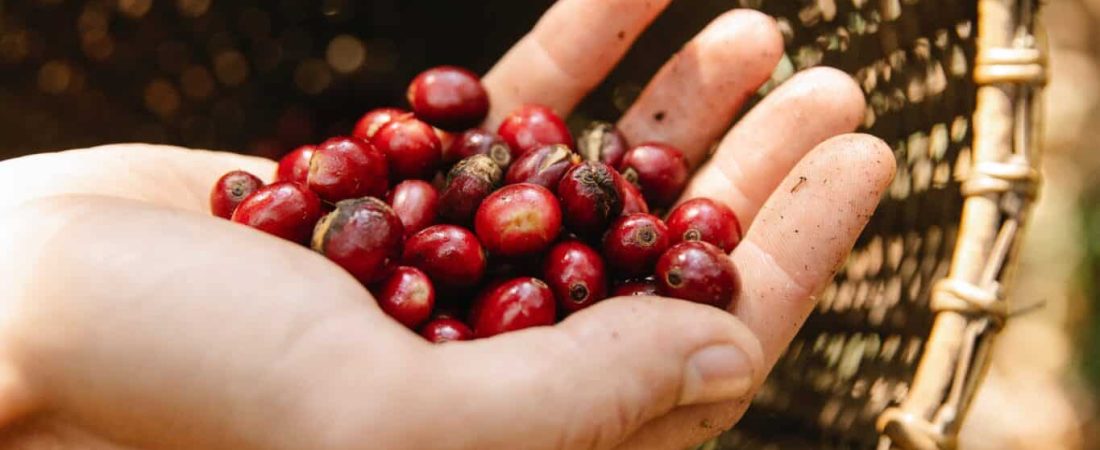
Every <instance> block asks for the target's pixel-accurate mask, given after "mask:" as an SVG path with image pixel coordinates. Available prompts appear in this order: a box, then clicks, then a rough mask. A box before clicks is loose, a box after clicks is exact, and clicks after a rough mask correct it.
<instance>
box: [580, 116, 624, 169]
mask: <svg viewBox="0 0 1100 450" xmlns="http://www.w3.org/2000/svg"><path fill="white" fill-rule="evenodd" d="M627 150H629V147H627V145H626V138H624V137H623V134H622V133H621V132H619V129H618V128H615V125H613V124H611V123H608V122H592V123H591V124H590V125H588V128H585V129H584V131H583V132H581V135H580V136H579V137H577V153H580V155H581V156H582V157H584V160H585V161H596V162H602V163H604V164H607V165H609V166H611V167H619V164H620V163H622V162H623V155H625V154H626V151H627Z"/></svg>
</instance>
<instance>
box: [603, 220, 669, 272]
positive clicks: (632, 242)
mask: <svg viewBox="0 0 1100 450" xmlns="http://www.w3.org/2000/svg"><path fill="white" fill-rule="evenodd" d="M668 245H669V244H668V227H667V226H665V223H664V222H663V221H662V220H661V219H660V218H659V217H657V216H653V215H650V214H645V213H638V214H631V215H629V216H626V217H622V218H620V219H619V220H617V221H615V223H614V224H612V225H611V228H610V229H609V230H608V231H607V235H606V236H604V242H603V257H604V261H605V262H606V263H607V265H608V266H609V267H610V268H611V270H612V271H613V272H615V274H617V275H619V276H620V277H624V278H631V277H640V276H646V275H650V274H652V273H653V267H654V265H655V264H656V263H657V259H658V258H660V257H661V255H662V254H664V253H665V251H666V250H668Z"/></svg>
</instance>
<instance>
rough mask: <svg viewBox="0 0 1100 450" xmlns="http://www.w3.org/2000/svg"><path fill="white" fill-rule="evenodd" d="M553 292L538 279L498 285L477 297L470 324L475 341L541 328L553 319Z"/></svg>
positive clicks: (529, 278)
mask: <svg viewBox="0 0 1100 450" xmlns="http://www.w3.org/2000/svg"><path fill="white" fill-rule="evenodd" d="M554 303H555V302H554V293H553V292H552V291H551V290H550V287H549V286H547V285H546V283H544V282H542V280H539V279H538V278H531V277H521V278H513V279H511V280H508V281H505V282H503V283H500V284H498V285H496V286H494V287H492V289H489V290H488V291H486V292H484V293H482V294H481V295H480V296H478V299H477V301H476V305H475V306H474V312H475V315H474V316H473V317H472V320H471V323H472V324H473V326H474V335H475V336H477V337H479V338H485V337H490V336H495V335H498V334H500V333H504V332H508V331H515V330H521V329H524V328H530V327H537V326H543V325H553V324H554V319H555V318H556V317H557V315H556V311H555V304H554Z"/></svg>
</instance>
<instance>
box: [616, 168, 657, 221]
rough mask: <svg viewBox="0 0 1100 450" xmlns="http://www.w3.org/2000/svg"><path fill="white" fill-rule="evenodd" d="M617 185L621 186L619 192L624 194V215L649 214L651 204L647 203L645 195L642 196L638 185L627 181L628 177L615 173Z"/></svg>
mask: <svg viewBox="0 0 1100 450" xmlns="http://www.w3.org/2000/svg"><path fill="white" fill-rule="evenodd" d="M615 185H616V186H618V187H619V193H621V194H622V195H623V212H622V215H624V216H629V215H631V214H637V213H646V214H649V204H648V203H646V201H645V197H644V196H642V191H640V190H638V186H637V185H635V184H634V183H631V182H629V181H626V178H625V177H623V176H622V175H621V174H618V173H616V174H615Z"/></svg>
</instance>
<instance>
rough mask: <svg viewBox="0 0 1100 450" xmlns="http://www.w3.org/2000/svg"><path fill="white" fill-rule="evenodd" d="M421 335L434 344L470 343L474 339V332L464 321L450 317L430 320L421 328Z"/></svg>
mask: <svg viewBox="0 0 1100 450" xmlns="http://www.w3.org/2000/svg"><path fill="white" fill-rule="evenodd" d="M420 335H421V336H423V337H424V339H427V340H428V342H431V343H433V344H442V343H444V342H453V341H468V340H470V339H473V338H474V332H473V330H471V329H470V327H468V326H466V324H465V323H462V321H460V320H458V319H454V318H450V317H439V318H435V319H432V320H430V321H429V322H428V323H426V324H424V326H422V327H420Z"/></svg>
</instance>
